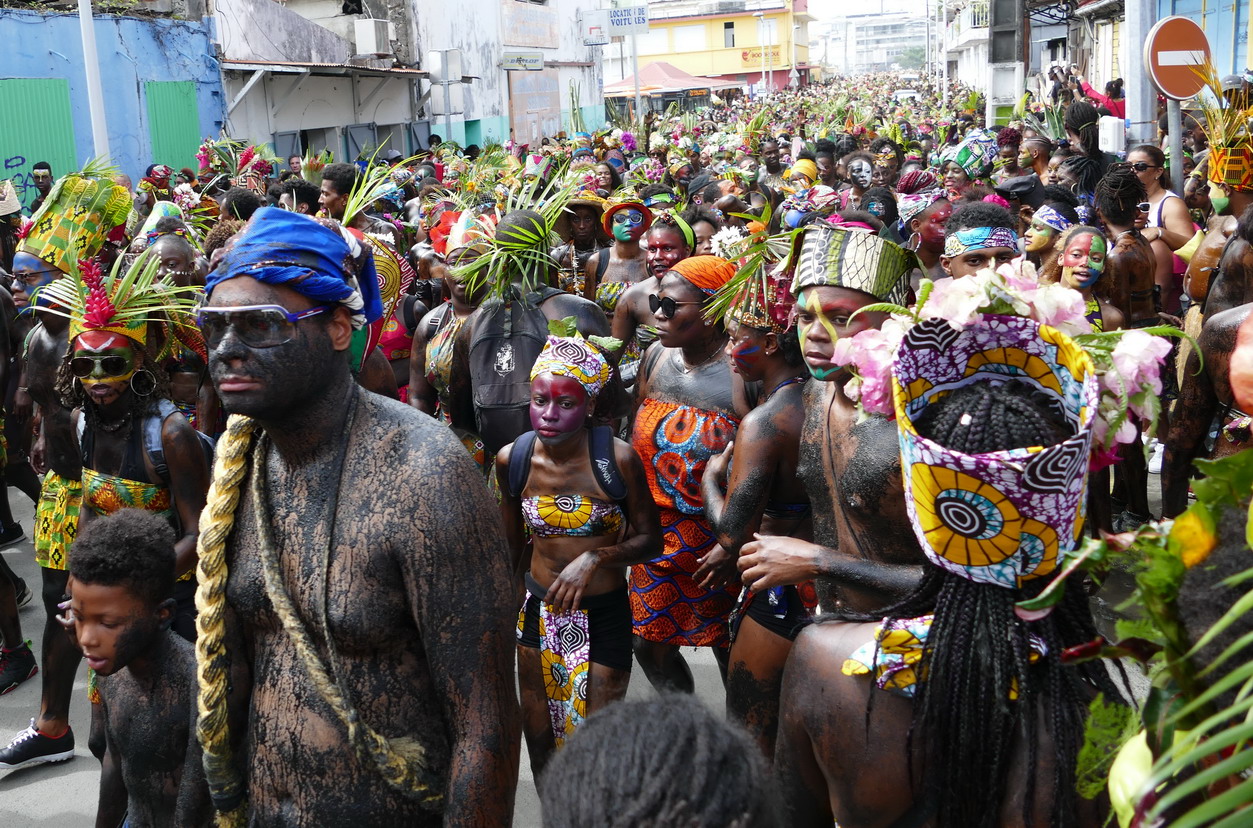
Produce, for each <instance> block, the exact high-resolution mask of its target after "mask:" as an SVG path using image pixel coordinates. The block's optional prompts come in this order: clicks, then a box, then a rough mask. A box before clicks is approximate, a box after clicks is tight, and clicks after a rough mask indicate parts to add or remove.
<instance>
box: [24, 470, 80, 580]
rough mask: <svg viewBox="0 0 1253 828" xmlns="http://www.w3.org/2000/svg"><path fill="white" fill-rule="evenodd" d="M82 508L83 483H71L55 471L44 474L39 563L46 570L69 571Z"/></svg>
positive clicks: (38, 508) (37, 515)
mask: <svg viewBox="0 0 1253 828" xmlns="http://www.w3.org/2000/svg"><path fill="white" fill-rule="evenodd" d="M82 505H83V484H82V483H81V482H79V481H77V480H67V479H66V478H64V477H62V476H61V475H59V474H57V473H56V472H54V471H49V472H48V473H47V474H46V475H44V482H43V488H42V489H41V490H40V492H39V503H38V505H37V506H36V507H35V563H37V564H39V565H40V566H42V567H44V568H46V569H65V568H66V566H67V564H68V560H67V555H68V553H69V550H70V546H71V545H72V544H73V543H74V538H75V537H76V536H77V534H78V512H79V509H81V508H82Z"/></svg>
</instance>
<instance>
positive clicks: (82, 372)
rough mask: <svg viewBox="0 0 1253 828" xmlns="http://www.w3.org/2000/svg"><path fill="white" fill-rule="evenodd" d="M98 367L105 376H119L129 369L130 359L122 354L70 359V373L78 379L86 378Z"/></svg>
mask: <svg viewBox="0 0 1253 828" xmlns="http://www.w3.org/2000/svg"><path fill="white" fill-rule="evenodd" d="M97 368H99V369H101V370H103V371H104V375H105V376H106V377H120V376H122V375H123V374H125V373H126V372H127V371H128V370H130V361H129V360H127V359H126V357H123V356H116V355H112V356H99V357H88V356H81V357H74V358H73V359H71V360H70V373H71V374H73V375H74V376H76V377H78V378H79V379H87V378H88V377H90V376H91V375H92V374H94V373H96V369H97Z"/></svg>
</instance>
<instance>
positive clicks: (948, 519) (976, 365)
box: [892, 316, 1100, 589]
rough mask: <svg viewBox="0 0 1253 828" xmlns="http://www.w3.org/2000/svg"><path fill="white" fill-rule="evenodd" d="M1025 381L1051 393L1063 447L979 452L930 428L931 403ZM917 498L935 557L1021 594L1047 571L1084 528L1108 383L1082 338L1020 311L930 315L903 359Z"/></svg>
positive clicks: (903, 416) (903, 402) (912, 500)
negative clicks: (955, 319) (923, 424)
mask: <svg viewBox="0 0 1253 828" xmlns="http://www.w3.org/2000/svg"><path fill="white" fill-rule="evenodd" d="M1011 379H1013V380H1018V381H1020V382H1023V383H1026V384H1027V385H1029V386H1031V387H1032V388H1034V389H1035V390H1037V391H1039V392H1041V393H1043V394H1045V395H1046V396H1048V397H1049V398H1050V399H1051V400H1052V401H1053V402H1054V403H1055V404H1056V407H1057V410H1058V411H1060V412H1061V413H1063V414H1064V416H1065V419H1066V420H1067V422H1068V423H1069V425H1070V427H1071V430H1072V432H1073V433H1072V435H1071V436H1070V437H1068V438H1067V439H1066V440H1064V441H1062V442H1061V443H1058V444H1056V445H1052V446H1032V447H1028V448H1017V449H1010V450H1007V451H998V452H989V453H986V454H976V455H968V454H963V453H962V452H959V451H954V450H952V449H949V448H946V447H944V446H941V445H939V444H937V443H934V442H932V441H930V440H928V439H926V438H925V437H923V436H921V435H920V434H918V432H917V430H916V429H915V427H914V423H915V421H916V420H917V419H918V417H919V415H921V414H922V412H923V411H924V410H925V409H926V407H927V406H928V405H930V404H931V403H933V402H935V401H937V400H939V399H941V398H943V397H944V396H946V395H947V394H950V393H952V392H953V391H956V390H957V389H959V388H962V387H964V386H966V385H970V384H972V383H975V382H1005V381H1008V380H1011ZM892 390H893V396H894V398H895V408H896V417H897V421H898V425H899V434H900V445H901V469H902V474H903V477H904V482H905V503H906V507H907V509H908V513H909V517H910V522H911V523H912V524H913V527H914V534H915V535H916V536H917V537H918V542H919V543H920V544H921V545H922V549H923V552H924V554H926V556H927V558H928V559H929V560H930V561H931V562H932V563H934V564H935V565H936V566H939V567H940V568H942V569H945V570H947V571H949V572H952V573H954V574H956V575H960V576H961V577H963V578H966V579H968V580H971V581H975V582H977V583H986V584H995V585H997V586H1002V587H1005V588H1009V589H1014V588H1017V587H1019V586H1021V585H1022V583H1023V582H1024V581H1028V580H1031V579H1033V578H1039V577H1043V576H1046V575H1048V574H1050V573H1051V572H1053V571H1054V570H1055V569H1056V568H1057V562H1058V556H1059V554H1061V553H1064V552H1067V551H1069V550H1071V549H1073V548H1075V546H1076V544H1077V543H1078V541H1079V540H1080V538H1081V536H1082V531H1083V517H1084V509H1085V505H1086V500H1087V479H1088V456H1089V453H1090V452H1091V450H1092V421H1093V418H1094V417H1095V415H1096V411H1097V406H1098V403H1099V398H1100V385H1099V382H1098V379H1097V375H1096V371H1095V368H1094V367H1093V364H1092V361H1091V359H1090V358H1089V357H1088V355H1087V353H1086V352H1084V350H1083V349H1082V348H1080V347H1079V345H1077V344H1076V343H1075V342H1074V340H1072V339H1071V338H1070V337H1068V336H1066V335H1065V334H1063V333H1062V332H1060V331H1058V330H1056V329H1054V328H1051V327H1049V326H1047V325H1041V324H1039V323H1038V322H1036V321H1034V320H1032V319H1026V318H1023V317H1017V316H985V317H982V318H980V319H978V320H976V321H975V322H974V323H973V324H970V325H967V326H965V327H963V328H961V329H954V328H953V327H952V325H950V323H949V322H948V321H946V320H943V319H929V320H925V321H923V322H920V323H919V324H917V325H915V326H914V327H913V328H911V329H910V330H909V332H908V333H906V334H905V338H904V340H903V341H902V343H901V347H900V349H899V350H898V351H897V354H896V360H895V362H894V363H893V366H892Z"/></svg>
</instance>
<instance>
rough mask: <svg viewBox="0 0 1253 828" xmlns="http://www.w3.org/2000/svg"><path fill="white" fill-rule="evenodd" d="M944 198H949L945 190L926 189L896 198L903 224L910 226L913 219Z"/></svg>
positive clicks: (898, 212) (897, 209)
mask: <svg viewBox="0 0 1253 828" xmlns="http://www.w3.org/2000/svg"><path fill="white" fill-rule="evenodd" d="M942 198H948V195H947V194H946V193H945V192H944V191H943V190H925V191H923V192H920V193H914V194H912V195H902V196H899V197H898V198H897V199H896V212H897V215H899V216H900V219H901V224H902V225H904V226H905V227H906V228H908V227H909V223H910V222H911V221H913V220H914V219H915V218H917V217H918V216H919V215H921V214H922V213H923V212H924V211H926V209H927V208H929V207H930V206H931V205H932V204H935V203H936V202H937V201H939V200H940V199H942Z"/></svg>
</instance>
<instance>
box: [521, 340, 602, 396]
mask: <svg viewBox="0 0 1253 828" xmlns="http://www.w3.org/2000/svg"><path fill="white" fill-rule="evenodd" d="M546 373H547V374H552V375H553V376H555V377H569V378H570V379H572V380H574V381H575V382H577V383H578V384H579V385H582V386H583V389H584V390H585V391H587V396H588V398H589V399H591V398H593V397H595V396H596V395H597V394H599V393H600V389H602V388H604V387H605V383H607V382H609V376H610V369H609V360H607V359H605V355H604V354H602V353H601V352H600V351H599V350H597V349H596V348H595V347H593V346H592V345H590V344H588V342H587V340H585V339H583V338H582V337H567V336H549V337H548V341H547V342H546V343H545V344H544V350H542V351H540V355H539V356H538V357H536V358H535V365H534V366H532V368H531V380H532V381H534V380H535V378H536V377H538V376H539V375H540V374H546Z"/></svg>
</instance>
